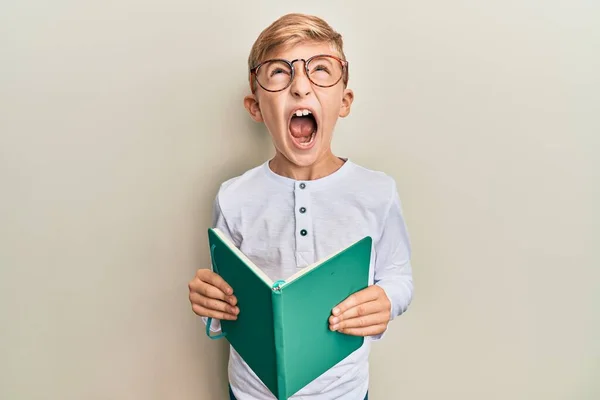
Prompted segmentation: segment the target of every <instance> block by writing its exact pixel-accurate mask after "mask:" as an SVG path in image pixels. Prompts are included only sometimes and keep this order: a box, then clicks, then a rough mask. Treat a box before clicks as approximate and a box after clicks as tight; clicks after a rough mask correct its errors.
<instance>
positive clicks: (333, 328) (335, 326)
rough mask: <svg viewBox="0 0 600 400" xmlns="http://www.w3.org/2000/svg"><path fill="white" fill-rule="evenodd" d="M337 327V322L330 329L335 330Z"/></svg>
mask: <svg viewBox="0 0 600 400" xmlns="http://www.w3.org/2000/svg"><path fill="white" fill-rule="evenodd" d="M337 328H339V326H338V325H337V324H335V325H333V327H332V328H331V330H332V331H335V330H337Z"/></svg>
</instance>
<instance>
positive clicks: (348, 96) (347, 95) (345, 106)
mask: <svg viewBox="0 0 600 400" xmlns="http://www.w3.org/2000/svg"><path fill="white" fill-rule="evenodd" d="M353 101H354V92H353V91H352V90H350V89H344V95H343V97H342V107H340V117H342V118H344V117H347V116H348V114H350V108H351V107H352V102H353Z"/></svg>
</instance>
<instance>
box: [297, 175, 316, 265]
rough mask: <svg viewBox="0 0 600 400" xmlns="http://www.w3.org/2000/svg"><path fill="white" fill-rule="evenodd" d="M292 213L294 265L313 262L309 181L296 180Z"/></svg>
mask: <svg viewBox="0 0 600 400" xmlns="http://www.w3.org/2000/svg"><path fill="white" fill-rule="evenodd" d="M294 205H295V207H294V214H295V217H296V231H295V239H296V266H297V267H299V268H300V267H304V266H306V265H308V264H311V263H313V262H314V261H313V258H314V254H313V252H314V250H313V246H312V244H313V234H314V232H313V231H312V229H313V224H312V219H311V204H310V183H307V182H296V183H295V187H294Z"/></svg>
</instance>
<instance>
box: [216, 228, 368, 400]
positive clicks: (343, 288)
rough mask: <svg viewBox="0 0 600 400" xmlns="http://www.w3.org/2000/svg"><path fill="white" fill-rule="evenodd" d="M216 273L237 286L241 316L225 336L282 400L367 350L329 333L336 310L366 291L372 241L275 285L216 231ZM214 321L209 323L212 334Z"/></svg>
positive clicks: (227, 325)
mask: <svg viewBox="0 0 600 400" xmlns="http://www.w3.org/2000/svg"><path fill="white" fill-rule="evenodd" d="M208 234H209V246H210V249H211V259H212V265H213V270H214V272H216V273H218V274H219V275H221V276H222V277H223V279H224V280H225V281H226V282H227V283H228V284H229V285H230V286H231V287H232V288H233V292H234V294H235V296H236V297H237V299H238V306H239V308H240V314H239V315H238V319H237V320H236V321H221V332H222V333H221V335H219V336H217V337H225V338H226V339H227V340H228V341H229V343H230V344H231V345H232V347H233V348H234V349H235V350H236V351H237V352H238V353H239V354H240V356H241V357H242V358H243V359H244V361H245V362H246V363H247V364H248V365H249V366H250V368H252V370H253V371H254V373H255V374H256V375H257V376H258V377H259V378H260V379H261V381H262V382H263V383H264V384H265V386H267V388H269V390H270V391H271V392H272V393H273V394H274V395H275V396H276V397H277V398H278V399H287V398H288V397H290V396H292V395H293V394H294V393H296V392H297V391H298V390H300V389H302V388H303V387H304V386H306V385H307V384H308V383H310V382H311V381H313V380H314V379H315V378H317V377H319V376H320V375H321V374H323V373H324V372H325V371H327V370H328V369H330V368H331V367H333V366H334V365H335V364H337V363H338V362H340V361H341V360H343V359H344V358H345V357H347V356H348V355H349V354H351V353H352V352H353V351H355V350H357V349H358V348H359V347H360V346H362V344H363V341H364V338H363V337H358V336H350V335H345V334H342V333H339V332H332V331H330V330H329V322H328V319H329V316H330V315H331V310H332V309H333V307H335V306H336V305H337V304H339V303H340V302H342V301H343V300H344V299H345V298H346V297H348V296H349V295H350V294H352V293H354V292H357V291H359V290H362V289H364V288H366V287H367V285H368V279H369V263H370V257H371V246H372V241H371V238H370V237H368V236H367V237H364V238H363V239H361V240H359V241H357V242H355V243H353V244H352V245H350V246H348V247H345V248H343V249H340V250H339V251H338V252H337V253H335V254H332V255H330V256H329V257H327V258H325V259H323V260H320V261H318V262H317V263H315V264H313V265H309V266H307V267H305V268H304V269H302V270H300V271H299V272H298V273H296V274H294V275H293V276H291V277H289V278H288V279H286V280H285V281H277V282H273V281H272V280H271V279H270V278H269V277H268V276H267V275H266V274H264V272H262V271H261V270H260V268H259V266H256V265H254V263H253V262H252V261H251V260H249V259H248V258H247V257H246V256H245V255H244V254H243V253H242V252H241V251H240V250H239V249H237V248H236V247H235V246H234V244H233V243H231V241H230V240H229V239H228V238H227V237H226V236H225V235H223V234H222V233H221V232H220V231H219V230H218V229H209V231H208ZM209 326H210V320H209V321H208V324H207V334H208V335H209V336H210V331H209V329H208V328H209Z"/></svg>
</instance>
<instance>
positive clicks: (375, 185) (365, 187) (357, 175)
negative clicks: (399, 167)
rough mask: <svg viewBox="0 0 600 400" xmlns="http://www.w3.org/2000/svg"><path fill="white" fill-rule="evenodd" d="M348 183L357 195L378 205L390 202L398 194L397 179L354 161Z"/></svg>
mask: <svg viewBox="0 0 600 400" xmlns="http://www.w3.org/2000/svg"><path fill="white" fill-rule="evenodd" d="M349 178H350V179H348V184H349V185H351V186H352V187H354V189H355V190H356V193H357V195H359V196H360V197H361V198H364V199H365V200H367V201H369V202H372V203H376V204H377V205H378V206H383V205H384V204H386V203H387V204H388V205H389V204H390V203H391V202H392V200H393V199H394V198H395V197H396V195H397V187H396V180H395V179H394V178H393V177H392V176H391V175H389V174H387V173H385V172H383V171H378V170H374V169H369V168H367V167H364V166H362V165H359V164H356V163H353V164H352V168H351V170H350V174H349Z"/></svg>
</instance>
